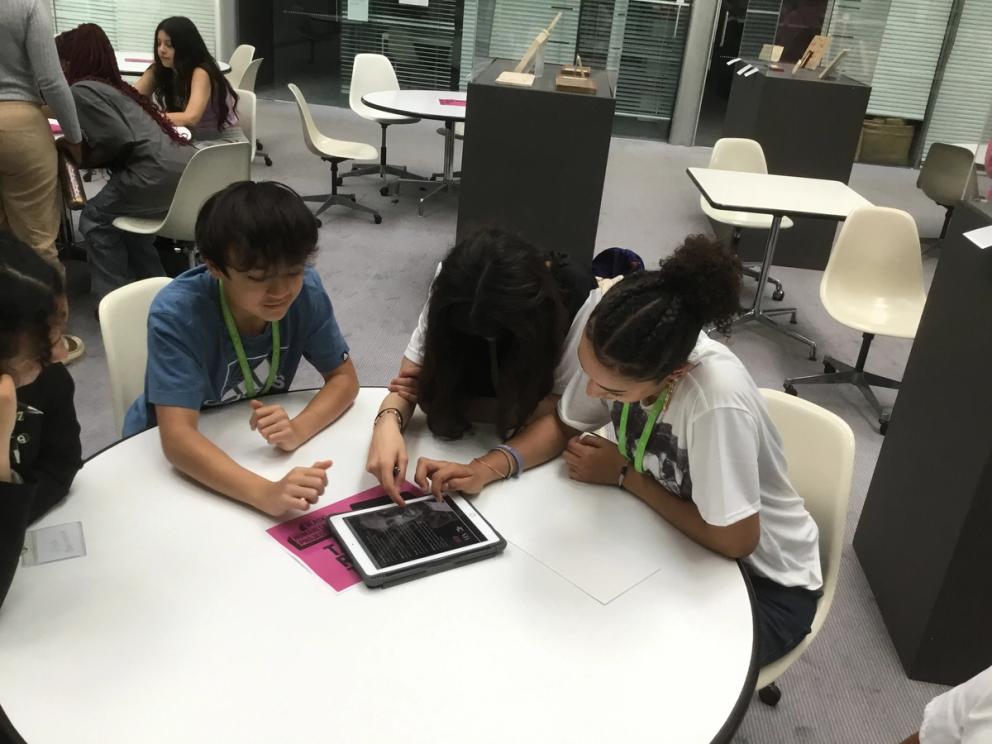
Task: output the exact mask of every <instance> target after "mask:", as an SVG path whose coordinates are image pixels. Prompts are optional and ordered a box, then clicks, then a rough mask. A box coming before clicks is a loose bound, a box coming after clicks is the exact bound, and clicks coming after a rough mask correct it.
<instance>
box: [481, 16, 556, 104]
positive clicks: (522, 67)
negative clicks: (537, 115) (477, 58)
mask: <svg viewBox="0 0 992 744" xmlns="http://www.w3.org/2000/svg"><path fill="white" fill-rule="evenodd" d="M560 20H561V11H558V15H556V16H555V17H554V18H553V19H552V20H551V23H549V24H548V27H547V28H545V29H542V30H541V31H540V32H539V33H538V34H537V36H535V37H534V40H533V41H532V42H531V43H530V46H529V47H527V51H526V52H524V56H523V57H521V58H520V61H519V62H518V63H517V66H516V67H514V68H513V72H510V71H509V70H507V71H506V72H503V73H501V74H500V76H499V77H498V78H496V82H497V83H504V84H506V85H520V86H523V87H525V88H529V87H530V86H532V85H533V84H534V75H533V74H531V73H529V72H525V71H526V70H527V68H528V67H530V65H531V64H532V63H533V62H534V57H536V56H537V52H538V50H539V49H540V48H541V47H542V46H544V43H545V42H546V41H547V40H548V37H549V36H551V31H552V30H553V29H554V27H555V26H556V25H557V24H558V21H560Z"/></svg>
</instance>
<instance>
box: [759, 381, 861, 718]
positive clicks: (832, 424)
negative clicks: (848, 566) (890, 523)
mask: <svg viewBox="0 0 992 744" xmlns="http://www.w3.org/2000/svg"><path fill="white" fill-rule="evenodd" d="M761 392H762V394H763V395H764V397H765V405H767V406H768V413H769V415H770V416H771V419H772V421H773V422H774V424H775V428H776V429H778V432H779V434H780V435H781V436H782V445H783V447H784V449H785V459H786V462H787V464H788V474H789V481H790V482H791V483H792V485H793V487H794V488H795V489H796V492H797V493H798V494H799V495H800V496H801V497H802V498H803V501H804V502H805V503H806V509H807V510H808V511H809V513H810V514H811V515H812V517H813V521H814V522H816V526H817V528H818V529H819V531H820V567H821V569H822V572H823V596H822V597H820V600H819V602H818V603H817V606H816V615H814V617H813V622H812V624H811V627H810V632H809V635H807V636H806V637H805V638H804V639H803V640H802V641H801V642H800V644H799V645H798V646H796V647H795V648H794V649H792V650H791V651H789V652H788V653H787V654H786V655H785V656H783V657H782V658H781V659H778V660H777V661H773V662H772V663H771V664H768V665H767V666H764V667H762V668H761V671H759V672H758V683H757V685H756V689H757V690H758V697H759V699H760V700H761V701H762V702H763V703H766V704H768V705H777V704H778V701H779V698H780V697H781V696H782V693H781V691H780V690H779V689H778V685H776V684H775V681H776V680H777V679H778V678H779V677H781V676H782V675H783V674H785V672H786V670H787V669H788V668H789V667H791V666H792V665H793V664H794V663H795V662H796V661H798V660H799V657H800V656H802V655H803V652H805V651H806V649H807V647H808V646H809V645H810V644H811V643H812V642H813V639H814V638H816V635H817V633H819V632H820V629H821V628H822V627H823V623H824V622H826V619H827V615H828V614H829V613H830V607H831V605H832V604H833V601H834V594H835V593H836V591H837V580H838V576H839V575H840V560H841V553H842V552H843V548H844V531H845V528H846V526H847V509H848V502H849V501H850V497H851V475H852V473H853V471H854V432H852V431H851V427H850V426H848V425H847V424H846V423H845V422H844V420H843V419H841V418H840V417H839V416H837V415H836V414H833V413H831V412H830V411H827V410H826V409H824V408H821V407H820V406H817V405H815V404H813V403H810V402H809V401H805V400H802V399H800V398H796V397H795V396H792V395H786V394H785V393H781V392H779V391H777V390H764V389H763V390H762V391H761Z"/></svg>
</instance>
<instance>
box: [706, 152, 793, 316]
mask: <svg viewBox="0 0 992 744" xmlns="http://www.w3.org/2000/svg"><path fill="white" fill-rule="evenodd" d="M708 167H710V168H715V169H716V170H729V171H742V172H744V173H768V164H767V163H766V162H765V151H764V150H762V149H761V144H760V143H758V142H756V141H755V140H752V139H741V138H737V137H724V138H723V139H720V140H717V142H716V144H715V145H713V153H712V154H711V155H710V162H709V166H708ZM699 206H700V208H701V209H702V210H703V213H704V214H705V215H706V216H707V217H709V218H710V219H711V220H714V221H715V222H719V223H720V224H723V225H728V226H730V228H731V229H732V232H731V240H730V245H731V248H732V249H733V250H734V251H735V252H736V251H737V246H738V244H739V243H740V242H741V232H742V231H743V230H770V229H771V226H772V216H771V215H770V214H753V213H751V212H733V211H729V210H725V209H716V208H714V207H713V206H712V205H710V203H709V202H708V201H706V198H705V197H703V196H700V197H699ZM792 225H793V222H792V220H790V219H789V218H788V217H783V218H782V226H781V229H783V230H787V229H789V228H790V227H792ZM759 268H760V267H755V266H750V265H748V266H744V267H743V270H744V273H745V274H746V275H747V276H749V277H751V278H753V279H760V278H761V272H760V270H759ZM766 281H767V282H768V283H769V284H773V285H775V291H774V292H773V293H772V299H773V300H782V299H784V298H785V290H784V289H782V282H780V281H779V280H778V279H775V278H773V277H770V276H769V277H766Z"/></svg>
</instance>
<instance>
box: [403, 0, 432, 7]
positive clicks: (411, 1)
mask: <svg viewBox="0 0 992 744" xmlns="http://www.w3.org/2000/svg"><path fill="white" fill-rule="evenodd" d="M400 5H419V6H420V7H421V8H426V7H427V0H400Z"/></svg>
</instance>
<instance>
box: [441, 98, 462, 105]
mask: <svg viewBox="0 0 992 744" xmlns="http://www.w3.org/2000/svg"><path fill="white" fill-rule="evenodd" d="M437 102H438V103H440V104H441V105H442V106H465V105H466V103H467V102H466V101H465V99H464V98H438V99H437Z"/></svg>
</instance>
